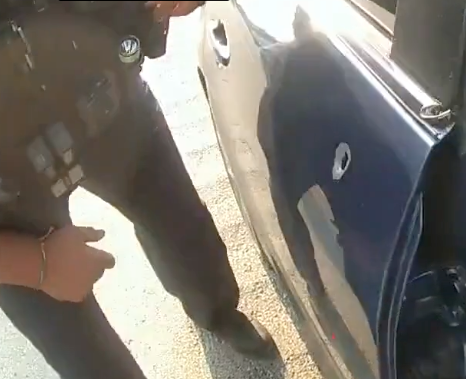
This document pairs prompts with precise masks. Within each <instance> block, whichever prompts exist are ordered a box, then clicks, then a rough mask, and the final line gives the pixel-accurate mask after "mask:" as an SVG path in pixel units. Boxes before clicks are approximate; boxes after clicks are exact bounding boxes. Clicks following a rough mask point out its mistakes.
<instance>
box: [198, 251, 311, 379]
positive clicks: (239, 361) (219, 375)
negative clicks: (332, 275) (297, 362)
mask: <svg viewBox="0 0 466 379" xmlns="http://www.w3.org/2000/svg"><path fill="white" fill-rule="evenodd" d="M263 264H264V267H265V268H266V271H267V275H268V277H269V279H270V281H271V283H272V285H273V287H274V289H275V292H276V293H277V294H278V296H279V298H280V301H281V302H282V303H283V304H284V306H285V308H286V309H287V312H288V313H289V316H290V317H291V319H292V322H293V324H294V325H295V327H296V328H297V329H298V331H299V330H300V329H301V326H302V325H303V321H302V319H301V318H300V317H299V316H298V315H297V314H296V313H295V312H294V311H293V305H292V304H291V302H290V300H289V297H288V296H286V291H285V289H284V287H283V286H282V284H281V282H280V279H279V278H278V276H277V274H276V273H275V272H274V271H273V269H272V268H271V267H270V265H269V264H268V263H267V262H266V261H265V258H264V259H263ZM197 333H198V335H199V340H200V342H201V344H202V347H203V350H204V355H205V359H206V362H207V364H208V366H209V369H210V373H211V375H212V379H284V378H286V367H285V363H284V362H283V360H282V358H281V357H280V356H278V357H277V358H276V359H275V360H270V361H267V360H264V361H254V360H249V359H247V358H244V357H242V356H241V355H240V354H237V353H236V352H235V351H233V350H232V349H231V348H230V347H229V346H228V345H226V344H224V343H223V342H221V341H220V340H218V339H217V338H216V337H215V336H214V335H212V334H211V333H209V332H207V331H205V330H203V329H197ZM277 342H278V344H279V343H280V341H277Z"/></svg>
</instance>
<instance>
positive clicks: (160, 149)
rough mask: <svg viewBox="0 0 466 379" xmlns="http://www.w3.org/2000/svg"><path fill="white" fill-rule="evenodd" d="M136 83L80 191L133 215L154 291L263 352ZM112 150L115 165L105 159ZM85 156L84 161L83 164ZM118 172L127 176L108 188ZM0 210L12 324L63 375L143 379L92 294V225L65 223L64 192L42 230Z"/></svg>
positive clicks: (156, 116) (0, 270)
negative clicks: (155, 282) (158, 288)
mask: <svg viewBox="0 0 466 379" xmlns="http://www.w3.org/2000/svg"><path fill="white" fill-rule="evenodd" d="M199 4H200V3H199V2H197V1H180V2H154V1H151V2H148V3H147V8H148V11H149V12H150V11H153V12H154V14H155V17H156V18H159V17H160V16H161V15H164V14H168V15H170V16H172V17H173V16H183V15H187V14H189V13H191V12H192V11H193V10H194V9H196V8H197V7H198V5H199ZM138 78H139V77H138ZM138 80H139V82H138V83H135V84H134V88H133V89H132V91H133V92H134V93H133V94H132V97H131V98H132V99H133V101H132V104H131V107H132V109H133V112H132V113H131V116H127V117H126V118H124V117H123V119H118V120H117V121H116V122H114V123H113V124H112V125H111V127H110V128H109V129H108V130H107V131H106V132H105V133H106V134H105V140H98V139H97V141H95V142H93V143H94V144H95V146H94V148H95V149H94V156H92V154H91V158H92V159H91V158H89V157H88V158H83V159H84V162H83V166H85V171H86V176H87V180H86V181H85V182H84V183H83V186H84V187H85V188H87V189H88V190H89V191H91V192H93V193H95V194H96V195H97V196H99V197H101V198H102V199H103V200H105V201H107V202H109V203H110V204H112V205H113V206H115V207H116V208H117V209H119V210H120V211H121V212H122V213H123V214H124V215H125V216H127V217H128V218H129V219H130V220H131V221H133V223H134V225H135V230H136V235H137V237H138V239H139V240H140V242H141V245H142V246H143V249H144V250H145V252H146V255H147V258H148V260H149V262H150V264H151V266H152V267H153V269H154V271H155V272H156V273H157V275H158V277H159V278H160V280H161V282H162V284H163V285H164V287H165V289H166V290H167V291H168V292H169V293H171V294H172V295H174V296H176V297H177V298H178V299H179V300H180V301H181V303H182V305H183V308H184V310H185V311H186V313H187V315H188V316H189V317H190V318H191V319H192V320H193V321H194V322H195V323H196V324H197V325H198V326H199V327H201V328H204V329H206V330H209V331H211V332H212V333H214V334H215V335H217V336H218V337H219V338H221V339H222V340H224V341H226V342H227V343H229V344H230V345H231V346H232V347H233V348H234V349H236V350H237V351H238V352H240V353H243V354H246V355H248V356H250V357H256V358H262V357H272V356H273V355H274V353H275V349H274V343H273V340H272V338H271V336H270V335H269V334H268V333H267V331H266V330H265V329H264V328H263V327H262V326H261V325H260V324H259V323H258V322H256V321H250V320H249V319H248V318H247V317H246V316H245V315H244V314H243V313H241V312H240V311H238V310H237V306H238V297H239V290H238V285H237V283H236V280H235V277H234V275H233V272H232V269H231V267H230V264H229V262H228V257H227V250H226V247H225V244H224V243H223V241H222V240H221V238H220V236H219V234H218V231H217V229H216V227H215V225H214V222H213V220H212V217H211V215H210V213H209V211H208V210H207V208H206V207H205V206H204V204H203V203H202V201H201V200H200V198H199V196H198V194H197V192H196V190H195V188H194V186H193V184H192V182H191V180H190V177H189V176H188V173H187V171H186V169H185V167H184V165H183V162H182V160H181V157H180V154H179V152H178V150H177V148H176V146H175V143H174V140H173V138H172V136H171V134H170V131H169V129H168V127H167V125H166V122H165V119H164V117H163V114H162V113H161V112H160V109H159V107H158V105H157V101H156V100H155V98H154V97H153V95H152V93H151V92H150V90H149V89H148V87H147V85H145V83H143V82H142V80H141V79H138ZM128 146H129V147H128ZM131 146H137V148H134V149H132V148H131ZM99 154H100V155H99ZM115 155H118V158H119V163H118V165H115V164H114V162H113V161H112V159H111V157H114V156H115ZM86 159H91V162H90V164H87V166H86V162H85V160H86ZM0 163H1V162H0ZM121 170H125V171H126V172H127V173H129V174H128V175H129V177H130V180H128V181H127V182H125V183H118V184H115V183H117V181H116V180H115V177H117V176H118V175H119V172H120V171H121ZM114 176H115V177H114ZM0 189H1V188H0ZM2 191H3V190H2ZM2 191H0V192H2ZM3 192H5V191H3ZM5 193H6V194H7V195H8V191H6V192H5ZM1 196H2V193H0V205H1V204H2V199H1ZM18 196H19V197H21V196H23V195H22V194H21V193H18ZM3 200H5V199H3ZM25 200H26V203H27V200H28V199H25ZM2 209H3V208H2V207H1V206H0V284H1V285H0V305H1V308H2V309H3V311H4V312H5V314H6V315H7V316H8V317H9V318H10V320H11V321H12V323H13V324H14V325H15V326H16V327H17V328H18V329H19V330H20V331H21V332H22V333H23V334H24V335H25V336H26V337H27V338H28V339H29V340H30V341H31V342H32V343H33V344H34V346H35V347H36V348H37V349H38V350H39V351H40V352H41V353H42V354H43V356H44V357H45V359H46V361H47V362H48V363H49V364H50V365H51V366H52V367H53V368H54V369H55V370H56V371H57V372H58V374H59V375H60V376H61V377H62V378H64V379H143V378H144V374H143V373H142V371H141V370H140V368H139V367H138V365H137V364H136V362H135V361H134V359H133V358H132V356H131V355H130V353H129V351H128V350H127V348H126V347H125V345H124V344H123V342H122V341H121V340H120V338H119V337H118V335H117V334H116V333H115V331H114V330H113V329H112V327H111V326H110V324H109V323H108V321H107V319H106V318H105V316H104V314H103V313H102V310H101V309H100V307H99V305H98V303H97V302H96V299H95V297H94V295H93V294H92V289H93V285H94V284H95V282H96V281H97V280H99V279H100V278H101V277H102V275H103V274H104V272H105V271H106V270H107V269H111V268H112V267H113V266H114V265H115V260H114V258H113V256H112V255H111V254H110V253H109V252H106V251H103V250H100V249H97V248H94V247H91V246H90V245H88V243H90V242H96V241H99V240H100V239H101V238H102V237H103V235H104V232H103V231H102V230H96V229H93V228H90V227H79V226H75V225H73V223H72V220H71V218H70V215H69V209H68V196H64V197H61V198H59V199H58V200H57V201H56V202H55V203H54V206H53V207H50V208H47V212H44V216H43V217H44V219H45V218H47V217H53V219H54V220H55V228H51V229H46V228H45V225H46V224H47V223H46V222H45V221H44V226H43V227H41V228H38V227H37V226H36V225H35V224H36V220H28V219H27V217H26V216H24V217H23V216H22V215H19V216H18V215H17V214H14V212H13V213H11V212H4V211H2ZM128 253H130V252H128ZM128 306H132V305H131V304H128Z"/></svg>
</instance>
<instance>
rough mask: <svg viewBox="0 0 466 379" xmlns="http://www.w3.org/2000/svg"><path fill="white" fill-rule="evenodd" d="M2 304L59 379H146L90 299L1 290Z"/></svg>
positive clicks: (11, 287) (27, 291)
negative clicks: (59, 298) (68, 299)
mask: <svg viewBox="0 0 466 379" xmlns="http://www.w3.org/2000/svg"><path fill="white" fill-rule="evenodd" d="M0 306H1V308H2V310H3V311H4V312H5V314H6V315H7V316H8V318H9V319H10V320H11V321H12V323H13V324H14V325H15V326H16V327H17V328H18V329H19V331H20V332H21V333H23V334H24V335H25V336H26V338H28V339H29V341H31V342H32V344H33V345H34V346H35V347H36V348H37V349H38V350H39V351H40V352H41V353H42V355H43V356H44V358H45V359H46V361H47V362H48V363H49V364H50V365H51V366H52V367H53V368H54V369H55V370H56V371H57V373H58V374H59V375H60V377H61V378H63V379H103V378H108V379H110V378H111V379H144V378H145V376H144V375H143V373H142V372H141V370H140V369H139V367H138V365H137V364H136V362H135V361H134V359H133V358H132V356H131V354H130V353H129V351H128V350H127V348H126V347H125V345H124V344H123V342H122V341H121V340H120V338H119V337H118V336H117V334H116V333H115V331H114V330H113V329H112V327H111V326H110V324H109V323H108V321H107V320H106V318H105V316H104V314H103V313H102V311H101V309H100V307H99V305H98V304H97V301H96V300H95V298H94V296H90V297H89V298H88V299H87V300H86V301H84V302H83V303H79V304H75V303H65V302H59V301H56V300H54V299H52V298H51V297H49V296H47V295H46V294H45V293H43V292H39V291H35V290H31V289H28V288H23V287H16V286H0Z"/></svg>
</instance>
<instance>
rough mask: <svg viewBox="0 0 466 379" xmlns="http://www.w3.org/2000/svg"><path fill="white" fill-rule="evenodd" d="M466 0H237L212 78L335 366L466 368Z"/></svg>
mask: <svg viewBox="0 0 466 379" xmlns="http://www.w3.org/2000/svg"><path fill="white" fill-rule="evenodd" d="M465 10H466V1H464V0H448V1H447V0H442V1H440V0H398V1H396V0H374V1H370V0H302V1H293V0H274V1H270V0H267V1H266V0H232V1H212V2H207V5H206V6H205V7H204V9H203V11H202V21H203V27H202V40H201V44H200V48H199V52H200V55H199V57H200V61H199V75H200V79H201V82H202V84H203V87H204V90H205V93H206V96H207V98H208V101H209V103H210V107H211V111H212V117H213V120H214V124H215V128H216V133H217V136H218V141H219V145H220V147H221V150H222V153H223V156H224V159H225V163H226V167H227V170H228V173H229V175H230V178H231V183H232V187H233V189H234V191H235V194H236V196H237V200H238V203H239V204H240V206H241V209H242V211H243V214H244V218H245V220H246V222H247V223H248V224H249V226H250V228H251V231H252V233H253V234H254V236H255V238H256V240H257V243H258V245H259V246H260V247H261V249H262V251H263V253H264V256H265V257H267V260H268V261H269V262H270V264H271V265H272V266H273V268H274V269H275V270H276V271H277V272H278V274H279V275H280V277H281V278H282V279H283V283H284V284H285V285H286V287H287V289H288V290H289V291H290V293H291V294H292V297H293V299H294V304H295V305H296V309H297V310H298V311H299V312H300V314H301V315H302V317H303V320H304V322H303V324H304V330H303V333H302V334H303V338H304V339H305V340H306V342H308V346H309V351H310V354H312V356H313V357H314V359H315V361H316V363H317V364H318V365H319V367H320V369H321V370H322V373H323V375H324V377H325V378H327V379H333V378H345V379H347V378H355V379H372V378H377V379H378V378H380V379H395V378H398V379H413V378H416V379H421V378H422V379H433V378H438V379H440V378H441V379H461V378H466V359H465V356H466V343H465V341H466V329H465V325H466V232H464V231H463V228H464V227H465V226H466V158H465V156H464V154H465V152H466V149H465V148H466V135H465V125H466V124H465V121H466V120H465V115H464V109H465V107H464V105H465V103H464V102H465V99H464V85H465V73H466V71H465V68H466V66H465V56H464V51H465V47H466V21H465V20H466V18H465V14H466V13H465Z"/></svg>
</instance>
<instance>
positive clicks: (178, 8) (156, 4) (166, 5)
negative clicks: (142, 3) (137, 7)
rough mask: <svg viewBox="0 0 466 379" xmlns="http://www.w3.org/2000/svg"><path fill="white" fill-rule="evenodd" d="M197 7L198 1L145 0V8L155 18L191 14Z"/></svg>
mask: <svg viewBox="0 0 466 379" xmlns="http://www.w3.org/2000/svg"><path fill="white" fill-rule="evenodd" d="M198 7H199V1H147V2H146V8H147V9H149V10H151V11H152V13H153V14H154V17H155V18H156V19H160V18H163V17H181V16H187V15H188V14H191V13H192V12H194V11H195V10H196V9H197V8H198Z"/></svg>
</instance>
